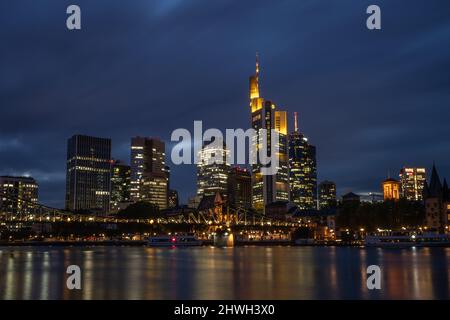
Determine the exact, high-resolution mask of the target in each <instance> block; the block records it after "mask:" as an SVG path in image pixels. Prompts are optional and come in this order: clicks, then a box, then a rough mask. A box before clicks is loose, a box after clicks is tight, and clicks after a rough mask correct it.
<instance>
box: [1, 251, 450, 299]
mask: <svg viewBox="0 0 450 320" xmlns="http://www.w3.org/2000/svg"><path fill="white" fill-rule="evenodd" d="M69 265H78V266H79V267H80V269H81V290H69V289H67V286H66V279H67V276H68V275H67V273H66V268H67V267H68V266H69ZM369 265H378V266H379V267H380V268H381V289H380V290H368V289H367V286H366V279H367V274H366V268H367V267H368V266H369ZM0 299H450V248H409V249H379V248H367V249H364V248H355V247H281V246H280V247H235V248H213V247H197V248H147V247H106V246H105V247H0Z"/></svg>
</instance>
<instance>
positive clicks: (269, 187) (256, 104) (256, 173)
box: [249, 54, 289, 212]
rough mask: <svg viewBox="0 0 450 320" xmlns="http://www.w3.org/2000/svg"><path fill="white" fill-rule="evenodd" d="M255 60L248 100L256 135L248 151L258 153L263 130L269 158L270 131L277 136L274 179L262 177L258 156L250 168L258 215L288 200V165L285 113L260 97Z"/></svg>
mask: <svg viewBox="0 0 450 320" xmlns="http://www.w3.org/2000/svg"><path fill="white" fill-rule="evenodd" d="M259 72H260V64H259V56H258V54H256V70H255V74H254V75H252V76H250V79H249V83H250V87H249V98H250V111H251V125H252V128H253V129H254V130H255V131H256V133H257V134H256V136H255V137H254V139H253V141H252V142H251V143H252V147H253V148H254V149H253V150H255V151H256V152H259V149H260V148H261V145H262V142H263V136H262V134H263V132H262V131H261V129H266V130H267V131H266V134H267V136H266V138H267V140H266V141H267V143H268V145H267V152H268V155H271V145H270V143H271V142H270V141H271V129H274V130H276V131H277V132H278V133H279V136H280V139H279V142H278V148H279V152H278V160H279V167H278V168H277V169H278V171H277V173H276V174H275V175H262V174H261V172H260V169H261V165H260V161H259V155H258V164H255V165H253V166H252V205H253V207H254V208H255V209H256V210H258V211H259V212H264V211H265V206H266V205H267V204H269V203H272V202H274V201H278V200H285V201H288V200H289V162H288V139H287V138H288V137H287V116H286V111H278V110H276V106H275V104H274V103H273V102H271V101H269V100H264V99H263V98H262V97H261V95H260V87H259Z"/></svg>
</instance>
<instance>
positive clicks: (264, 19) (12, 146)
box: [0, 0, 450, 206]
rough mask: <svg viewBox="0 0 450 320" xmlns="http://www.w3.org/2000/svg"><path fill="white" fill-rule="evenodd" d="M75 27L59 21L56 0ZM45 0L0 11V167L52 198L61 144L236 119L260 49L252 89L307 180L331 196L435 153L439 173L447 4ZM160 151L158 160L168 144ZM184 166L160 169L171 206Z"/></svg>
mask: <svg viewBox="0 0 450 320" xmlns="http://www.w3.org/2000/svg"><path fill="white" fill-rule="evenodd" d="M73 3H76V4H79V5H80V6H81V9H82V30H81V31H77V32H70V31H68V30H66V28H65V19H66V14H65V10H66V7H67V6H68V5H69V4H73ZM369 4H372V1H349V0H348V1H332V0H328V1H325V0H320V1H317V0H314V1H313V0H311V1H296V0H292V1H288V0H285V1H274V0H273V1H261V0H259V1H257V0H249V1H225V0H224V1H220V0H217V1H216V0H215V1H206V0H189V1H180V0H161V1H156V0H155V1H147V0H134V1H128V2H125V1H112V0H98V1H86V0H84V1H81V0H78V1H50V0H40V1H33V0H28V1H26V0H17V1H13V2H11V1H8V2H2V3H1V4H0V41H1V50H0V70H1V72H0V174H24V173H29V174H31V175H33V176H35V177H36V178H37V179H39V182H40V186H41V199H42V201H43V202H45V203H48V204H52V205H58V206H61V205H62V204H63V198H64V188H65V184H64V179H65V178H64V170H65V152H66V140H67V138H68V137H70V136H71V135H73V134H76V133H83V134H91V135H96V136H102V137H111V138H112V139H113V155H114V157H116V158H121V159H124V160H127V161H128V160H129V150H128V148H129V140H130V137H131V136H133V135H150V136H159V137H161V138H163V139H165V140H166V141H168V140H169V139H170V134H171V132H172V130H173V129H175V128H180V127H181V128H188V129H191V128H192V127H193V121H194V120H203V121H204V127H218V128H221V129H224V128H245V127H247V126H248V123H249V121H250V115H249V110H248V101H247V88H248V83H247V80H248V76H249V75H250V74H251V73H252V72H253V68H254V54H255V52H256V51H259V52H260V55H261V63H262V74H261V81H262V92H263V95H264V97H266V98H268V99H271V100H273V101H275V102H276V103H277V104H278V105H279V106H280V108H284V109H286V110H287V111H289V112H290V115H292V112H294V111H298V112H299V113H300V125H301V129H302V130H303V131H304V132H305V133H306V135H307V136H308V137H309V138H310V141H312V143H314V144H315V145H317V149H318V163H319V168H318V170H319V176H320V178H321V179H330V180H335V181H336V182H337V184H338V188H339V191H340V192H345V191H348V190H350V189H352V190H354V191H378V190H379V189H380V186H379V184H380V181H381V180H382V179H383V178H384V177H385V176H386V174H387V172H388V171H389V170H390V171H391V173H392V174H393V173H396V172H397V171H398V170H399V168H400V167H401V166H402V165H420V166H427V167H428V166H429V165H430V164H431V163H432V161H433V160H434V161H436V163H437V164H438V165H439V169H440V171H441V172H442V175H450V164H449V163H448V158H449V155H450V139H449V138H448V137H449V135H450V126H449V125H448V119H449V118H450V111H449V110H450V109H449V102H450V92H449V90H448V88H449V87H450V77H449V76H448V71H449V70H450V58H449V57H450V42H449V40H448V39H449V36H450V10H449V9H450V4H449V3H448V1H446V0H441V1H439V0H436V1H432V2H425V1H419V0H418V1H407V0H399V1H377V4H379V5H380V6H381V9H382V27H383V29H382V30H381V31H377V32H370V31H368V30H367V29H366V28H365V19H366V17H367V15H366V14H365V9H366V8H367V6H368V5H369ZM167 153H168V154H169V153H170V149H169V148H168V150H167ZM194 172H195V169H194V167H192V166H177V167H173V168H172V177H173V180H172V184H173V187H175V188H177V189H179V190H180V192H181V194H182V197H183V199H184V200H185V199H186V198H187V196H188V195H190V194H193V193H194V192H195V173H194Z"/></svg>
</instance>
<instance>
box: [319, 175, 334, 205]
mask: <svg viewBox="0 0 450 320" xmlns="http://www.w3.org/2000/svg"><path fill="white" fill-rule="evenodd" d="M336 204H337V203H336V184H335V183H334V182H332V181H326V180H325V181H322V182H321V183H320V184H319V208H320V209H327V208H335V207H336Z"/></svg>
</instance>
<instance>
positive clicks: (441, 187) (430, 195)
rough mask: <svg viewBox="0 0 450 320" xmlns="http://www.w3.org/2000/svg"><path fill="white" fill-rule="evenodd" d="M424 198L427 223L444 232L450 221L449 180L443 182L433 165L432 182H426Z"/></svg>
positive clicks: (429, 226)
mask: <svg viewBox="0 0 450 320" xmlns="http://www.w3.org/2000/svg"><path fill="white" fill-rule="evenodd" d="M423 199H424V203H425V224H426V226H427V227H428V228H430V229H435V230H437V231H439V232H440V233H444V232H445V231H446V229H448V227H449V221H450V190H449V188H448V184H447V180H445V179H444V182H443V183H441V180H440V178H439V175H438V173H437V170H436V167H435V166H434V165H433V170H432V173H431V179H430V183H429V184H428V183H426V182H425V186H424V191H423Z"/></svg>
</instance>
